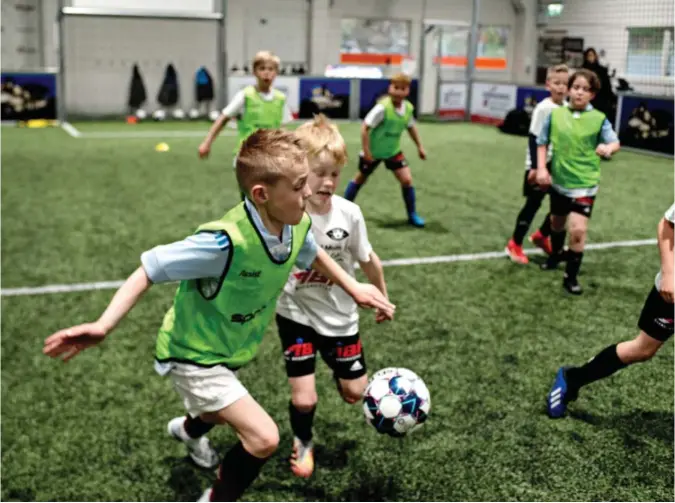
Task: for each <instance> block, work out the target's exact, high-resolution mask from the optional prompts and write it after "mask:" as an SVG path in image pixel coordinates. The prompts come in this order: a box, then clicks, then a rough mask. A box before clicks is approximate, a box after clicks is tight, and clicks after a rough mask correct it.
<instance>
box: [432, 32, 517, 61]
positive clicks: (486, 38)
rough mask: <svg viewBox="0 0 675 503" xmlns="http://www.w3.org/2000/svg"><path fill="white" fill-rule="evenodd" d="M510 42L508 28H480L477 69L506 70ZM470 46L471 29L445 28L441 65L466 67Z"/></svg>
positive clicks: (441, 47) (442, 33)
mask: <svg viewBox="0 0 675 503" xmlns="http://www.w3.org/2000/svg"><path fill="white" fill-rule="evenodd" d="M508 42H509V28H508V27H506V26H481V27H479V29H478V47H477V53H476V68H477V69H479V70H506V68H507V66H508V65H507V61H506V56H507V49H508ZM468 44H469V28H467V27H464V26H454V27H452V28H450V27H445V28H444V29H443V31H441V43H440V51H441V54H440V57H441V60H440V61H441V64H442V65H444V66H454V67H465V66H466V65H467V58H468ZM436 61H438V60H436Z"/></svg>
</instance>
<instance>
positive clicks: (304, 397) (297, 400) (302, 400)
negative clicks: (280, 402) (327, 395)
mask: <svg viewBox="0 0 675 503" xmlns="http://www.w3.org/2000/svg"><path fill="white" fill-rule="evenodd" d="M318 401H319V397H318V396H317V394H316V390H302V391H293V393H292V395H291V403H292V404H293V406H294V407H295V408H296V409H298V410H299V411H300V412H310V411H311V410H312V409H313V408H314V407H316V403H317V402H318Z"/></svg>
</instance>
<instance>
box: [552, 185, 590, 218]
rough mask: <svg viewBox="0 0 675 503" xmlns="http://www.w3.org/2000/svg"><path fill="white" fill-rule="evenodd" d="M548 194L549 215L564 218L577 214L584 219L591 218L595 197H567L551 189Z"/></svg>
mask: <svg viewBox="0 0 675 503" xmlns="http://www.w3.org/2000/svg"><path fill="white" fill-rule="evenodd" d="M549 194H550V196H551V215H555V216H557V217H566V216H567V215H569V214H570V213H578V214H579V215H583V216H585V217H586V218H591V213H593V205H594V204H595V196H583V197H567V196H565V195H563V194H560V193H558V192H556V190H555V189H551V190H550V191H549Z"/></svg>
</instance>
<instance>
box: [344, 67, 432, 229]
mask: <svg viewBox="0 0 675 503" xmlns="http://www.w3.org/2000/svg"><path fill="white" fill-rule="evenodd" d="M410 82H411V79H410V77H409V76H408V75H406V74H405V73H397V74H396V75H394V76H393V77H392V79H391V82H390V84H389V90H388V93H389V96H387V97H385V98H383V99H382V100H380V102H379V103H377V105H375V106H374V107H373V109H372V110H371V111H370V112H368V115H366V118H365V119H364V120H363V124H362V126H361V143H362V146H363V151H362V152H361V154H360V156H359V172H358V173H357V174H356V176H355V177H354V179H353V180H352V181H350V182H349V184H348V185H347V189H346V190H345V199H347V200H348V201H353V200H354V199H356V195H357V194H358V192H359V190H360V189H361V187H362V186H363V184H365V183H366V181H367V180H368V177H369V176H370V175H372V174H373V171H375V168H377V166H378V165H379V164H380V163H381V162H382V161H384V165H385V167H386V168H387V169H388V170H391V171H393V173H394V176H395V177H396V178H397V179H398V181H399V182H400V184H401V191H402V194H403V201H404V202H405V208H406V212H407V213H408V222H409V223H410V224H411V225H413V226H415V227H424V219H423V218H422V217H420V216H419V215H418V214H417V207H416V200H415V188H414V187H413V181H412V173H411V172H410V168H409V167H408V161H407V160H406V158H405V156H404V155H403V152H402V151H401V135H402V134H403V131H406V130H407V131H408V134H409V135H410V138H412V140H413V141H414V142H415V145H417V153H418V155H419V157H420V159H422V160H424V159H426V158H427V154H426V152H425V151H424V148H423V147H422V141H421V140H420V135H419V131H417V126H416V125H415V119H414V118H413V110H414V107H413V105H412V103H410V102H409V101H408V100H407V99H406V98H407V97H408V95H409V94H410Z"/></svg>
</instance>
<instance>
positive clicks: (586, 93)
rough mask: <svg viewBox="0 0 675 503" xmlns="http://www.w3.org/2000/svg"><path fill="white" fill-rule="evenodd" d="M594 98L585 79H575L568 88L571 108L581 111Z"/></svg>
mask: <svg viewBox="0 0 675 503" xmlns="http://www.w3.org/2000/svg"><path fill="white" fill-rule="evenodd" d="M593 98H595V93H594V92H593V90H592V89H591V84H590V83H589V82H588V80H587V79H586V77H581V76H579V77H577V78H576V79H574V82H572V87H571V88H570V104H571V105H572V108H575V109H577V110H583V109H584V108H586V106H587V105H588V104H589V103H590V102H591V100H592V99H593Z"/></svg>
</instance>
